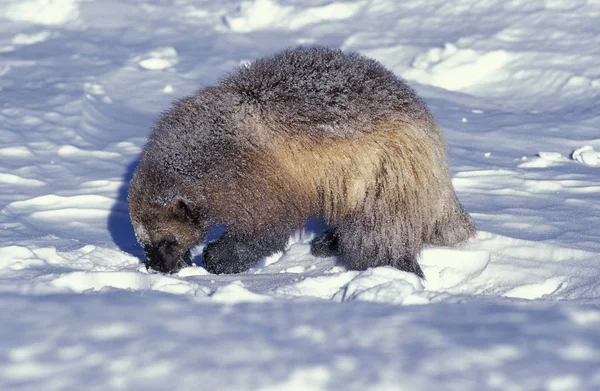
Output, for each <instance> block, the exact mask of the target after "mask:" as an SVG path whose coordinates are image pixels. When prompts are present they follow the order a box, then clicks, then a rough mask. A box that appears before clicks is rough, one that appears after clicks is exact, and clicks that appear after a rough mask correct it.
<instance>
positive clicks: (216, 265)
mask: <svg viewBox="0 0 600 391" xmlns="http://www.w3.org/2000/svg"><path fill="white" fill-rule="evenodd" d="M243 247H244V245H242V244H240V243H236V242H233V241H231V240H228V239H227V238H219V239H217V240H215V241H212V242H210V243H208V244H207V245H206V247H204V251H203V252H202V266H203V267H204V268H205V269H206V271H207V272H209V273H212V274H235V273H241V272H243V271H246V270H248V269H249V268H250V266H252V265H253V264H254V263H256V260H254V259H250V258H249V257H248V255H250V254H248V251H244V248H243Z"/></svg>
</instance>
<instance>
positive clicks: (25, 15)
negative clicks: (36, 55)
mask: <svg viewBox="0 0 600 391" xmlns="http://www.w3.org/2000/svg"><path fill="white" fill-rule="evenodd" d="M0 15H1V16H0V18H2V17H4V18H6V19H10V20H12V21H14V22H29V23H37V24H45V25H61V24H65V23H67V22H70V21H73V20H76V19H77V17H78V16H79V0H20V1H18V2H15V4H9V5H4V4H2V3H0ZM37 39H39V35H38V36H37V37H34V38H33V40H34V41H35V40H37ZM19 40H22V39H19ZM28 41H31V39H28Z"/></svg>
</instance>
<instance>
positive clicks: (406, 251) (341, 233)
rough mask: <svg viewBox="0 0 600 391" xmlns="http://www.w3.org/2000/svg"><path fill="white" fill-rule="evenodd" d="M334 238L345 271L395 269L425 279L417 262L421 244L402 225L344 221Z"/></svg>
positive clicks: (369, 219)
mask: <svg viewBox="0 0 600 391" xmlns="http://www.w3.org/2000/svg"><path fill="white" fill-rule="evenodd" d="M394 220H396V221H394ZM336 235H337V240H338V243H339V251H340V256H341V259H342V261H343V263H344V264H345V266H346V267H347V268H348V269H352V270H365V269H367V268H369V267H377V266H394V267H396V268H398V269H400V270H402V271H405V272H409V273H414V274H416V275H417V276H419V277H421V278H424V275H423V271H422V270H421V267H420V266H419V263H418V262H417V257H418V254H419V251H420V247H421V241H420V240H419V239H418V238H416V237H415V235H414V234H413V229H412V228H411V227H410V226H408V223H407V222H405V221H404V222H403V221H398V220H397V219H391V218H390V217H389V216H386V217H384V218H383V219H380V220H377V219H376V218H375V217H374V216H372V215H371V216H367V215H365V216H360V215H359V216H355V217H354V218H350V219H345V221H344V223H343V224H341V225H340V226H339V227H338V229H337V230H336Z"/></svg>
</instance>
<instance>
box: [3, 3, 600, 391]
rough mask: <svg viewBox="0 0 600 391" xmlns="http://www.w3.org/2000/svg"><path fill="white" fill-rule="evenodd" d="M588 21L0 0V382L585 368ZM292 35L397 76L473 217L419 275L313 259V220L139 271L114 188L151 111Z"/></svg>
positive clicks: (220, 380)
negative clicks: (177, 267)
mask: <svg viewBox="0 0 600 391" xmlns="http://www.w3.org/2000/svg"><path fill="white" fill-rule="evenodd" d="M599 18H600V4H599V3H598V2H595V1H585V0H572V1H557V0H548V1H541V0H539V1H502V0H485V1H475V0H454V1H443V0H432V1H427V2H423V1H416V0H409V1H403V2H397V1H392V0H355V1H323V0H308V1H304V0H303V1H300V0H243V1H232V0H223V1H218V2H217V1H191V0H170V1H158V0H145V1H133V0H107V1H101V2H100V1H80V0H21V1H9V0H0V189H1V191H0V313H1V314H2V315H1V318H2V321H1V322H0V389H2V390H4V389H6V390H30V389H37V390H39V389H42V390H64V389H89V390H106V389H112V390H164V389H176V390H197V389H235V390H399V389H404V390H598V389H600V370H599V368H600V224H599V222H600V203H599V202H598V200H599V199H600V171H599V170H600V152H598V151H600V105H599V104H598V103H599V99H600V68H598V64H599V63H600V24H598V20H599ZM311 43H317V44H323V45H330V46H334V47H341V48H342V49H344V50H357V51H360V52H361V53H363V54H365V55H368V56H371V57H373V58H376V59H378V60H379V61H381V62H382V63H383V64H384V65H386V66H387V67H389V68H390V69H391V70H393V71H394V72H396V73H397V74H398V75H400V76H402V77H404V78H405V79H406V80H407V81H408V82H409V84H411V85H412V86H413V87H415V89H416V90H417V91H418V93H419V94H420V95H421V96H422V97H423V98H424V99H425V101H426V102H427V104H428V105H429V106H430V107H431V109H432V111H433V112H434V114H435V115H436V117H437V119H438V121H439V124H440V125H441V127H442V128H443V129H444V130H445V133H446V139H447V141H448V144H449V153H450V157H451V162H452V170H453V174H454V185H455V187H456V189H457V193H458V196H459V198H460V201H461V202H462V203H463V205H464V206H465V208H466V209H467V210H468V211H469V212H470V213H471V214H472V216H473V218H474V220H475V222H476V224H477V226H478V230H479V232H478V235H477V237H476V238H475V239H473V240H471V241H470V242H469V243H467V244H465V245H464V246H463V247H461V248H457V249H448V248H427V249H425V250H424V251H423V253H422V254H421V259H420V264H421V265H422V268H423V271H424V273H425V276H426V280H421V279H419V278H418V277H416V276H414V275H412V274H408V273H404V272H401V271H398V270H396V269H393V268H389V267H381V268H376V269H369V270H366V271H362V272H358V271H348V270H346V269H345V268H344V267H343V266H342V265H339V264H337V263H336V260H335V259H334V258H325V259H318V258H314V257H312V256H311V255H310V252H309V242H310V240H311V239H312V238H313V237H314V235H315V232H318V231H319V229H322V227H320V225H319V224H318V223H315V222H313V223H311V224H309V225H308V226H307V228H306V229H305V230H303V231H302V232H298V233H297V234H296V235H295V236H294V237H292V238H290V242H289V245H288V248H287V249H286V251H285V252H283V253H281V254H274V255H273V256H271V257H269V258H267V259H264V260H262V261H261V263H260V264H259V265H257V266H256V267H255V268H253V269H252V270H251V271H249V272H247V273H244V274H240V275H225V276H215V275H210V274H208V273H207V272H206V271H205V270H204V269H203V268H202V267H201V266H194V267H190V268H186V269H183V270H181V271H180V272H179V273H177V274H174V275H162V274H153V273H148V272H147V271H146V270H145V268H144V267H143V265H141V264H140V259H141V258H140V257H141V256H142V253H141V249H140V248H139V246H138V245H137V243H136V240H135V237H134V235H133V230H132V228H131V226H130V223H129V217H128V210H127V203H126V194H127V184H128V181H129V179H130V177H131V174H132V172H133V170H134V168H135V166H136V163H137V159H138V156H139V153H140V151H141V147H142V146H143V144H144V142H145V139H146V136H147V133H148V130H149V129H150V127H151V126H152V123H153V121H154V120H155V119H156V117H157V115H158V113H159V112H160V111H161V110H164V109H165V108H166V107H167V106H168V105H169V103H170V102H171V101H172V100H174V99H176V98H178V97H182V96H184V95H187V94H190V93H192V92H193V91H194V90H196V89H197V88H200V87H203V86H208V85H211V84H214V83H215V81H216V80H217V79H218V78H220V77H222V76H223V75H224V74H226V73H227V72H229V71H231V69H232V68H233V67H235V66H238V65H240V64H243V63H245V62H247V61H251V60H252V59H255V58H258V57H261V56H264V55H268V54H271V53H273V52H274V51H277V50H280V49H282V48H285V47H288V46H293V45H297V44H311ZM213 237H214V235H213ZM201 250H202V248H201V247H199V248H197V249H195V250H194V254H195V255H196V257H195V261H196V262H197V263H198V264H200V261H201V260H200V256H199V254H201Z"/></svg>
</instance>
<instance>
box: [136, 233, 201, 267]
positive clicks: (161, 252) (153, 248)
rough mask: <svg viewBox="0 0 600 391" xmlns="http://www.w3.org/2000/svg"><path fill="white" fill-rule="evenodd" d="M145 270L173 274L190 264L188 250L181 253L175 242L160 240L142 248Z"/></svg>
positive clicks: (190, 258) (190, 257)
mask: <svg viewBox="0 0 600 391" xmlns="http://www.w3.org/2000/svg"><path fill="white" fill-rule="evenodd" d="M144 252H145V253H146V261H145V263H146V268H147V269H152V270H156V271H158V272H161V273H175V272H177V271H179V270H180V269H182V268H184V267H186V266H190V265H191V264H192V256H191V253H190V250H187V251H184V252H183V253H182V252H181V249H180V246H178V244H177V242H175V241H169V240H161V241H160V242H158V243H155V244H152V245H149V246H144Z"/></svg>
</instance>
